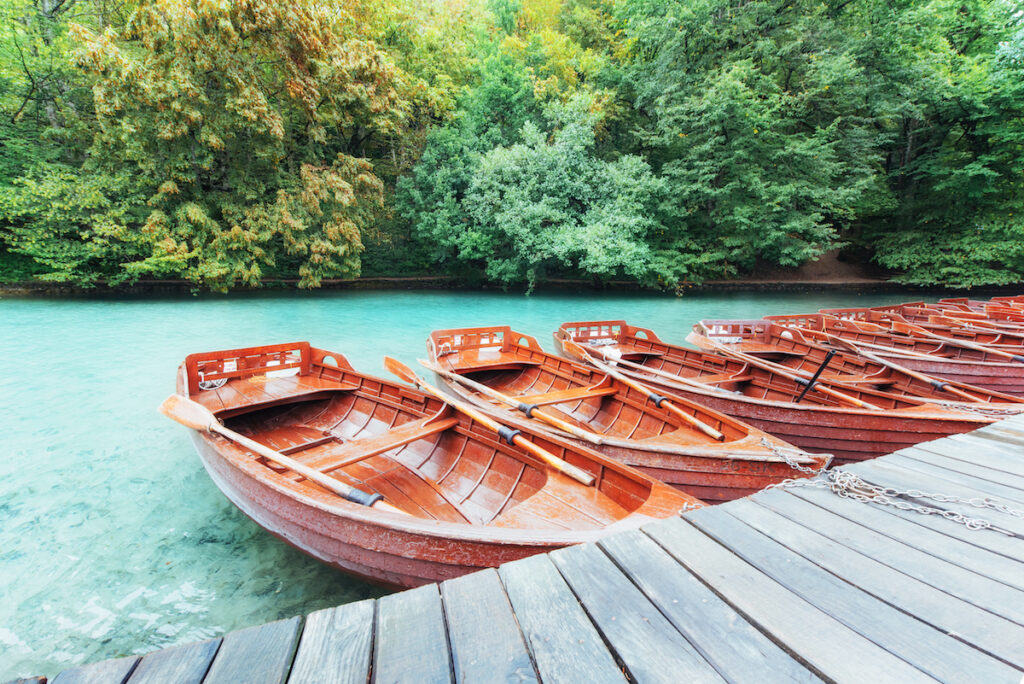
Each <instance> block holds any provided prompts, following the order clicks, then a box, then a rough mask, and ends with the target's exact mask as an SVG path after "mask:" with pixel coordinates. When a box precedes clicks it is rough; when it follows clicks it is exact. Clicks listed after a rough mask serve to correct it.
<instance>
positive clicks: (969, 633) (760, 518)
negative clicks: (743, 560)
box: [730, 500, 1024, 667]
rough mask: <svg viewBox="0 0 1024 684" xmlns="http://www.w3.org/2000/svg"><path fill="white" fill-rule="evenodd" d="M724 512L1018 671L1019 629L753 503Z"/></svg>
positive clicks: (1022, 652)
mask: <svg viewBox="0 0 1024 684" xmlns="http://www.w3.org/2000/svg"><path fill="white" fill-rule="evenodd" d="M730 510H731V511H733V512H734V514H736V515H741V517H742V520H743V521H744V522H746V523H747V524H748V525H750V526H751V527H754V528H755V529H757V530H759V531H761V532H762V533H764V534H767V535H770V536H771V537H772V538H773V539H776V540H778V541H779V543H781V544H784V545H786V546H787V547H788V548H790V549H792V550H793V551H795V552H796V553H799V554H800V555H802V556H804V557H805V558H807V559H809V560H811V561H813V562H814V563H815V564H816V565H819V566H820V567H822V568H824V569H825V570H828V571H829V572H831V573H833V574H834V575H836V576H837V577H841V578H843V579H845V580H846V581H847V582H849V583H851V584H853V585H855V586H857V587H860V588H861V589H863V590H864V591H866V592H868V593H869V594H872V595H873V596H875V597H877V598H878V599H879V600H881V601H885V602H886V603H888V604H889V605H892V606H895V607H896V608H899V609H900V610H903V611H904V612H907V613H909V614H911V615H914V616H915V617H916V618H917V619H919V620H921V621H923V622H927V623H928V624H930V625H933V626H934V627H935V628H936V629H940V630H943V631H945V632H948V633H956V634H958V635H959V638H960V639H961V640H962V641H965V642H967V643H969V644H971V645H973V646H974V647H975V648H978V649H981V650H984V651H985V652H987V653H990V654H992V655H994V656H996V657H998V658H1002V659H1004V660H1006V661H1007V662H1009V663H1011V664H1013V665H1014V666H1016V667H1024V628H1022V627H1021V626H1020V625H1017V624H1015V623H1013V622H1012V621H1010V620H1007V619H1005V618H1002V617H999V616H997V615H993V614H992V613H989V612H987V611H985V610H982V609H980V608H977V607H975V606H973V605H971V604H970V603H967V602H966V601H963V600H961V599H959V598H955V597H953V596H950V595H949V594H947V593H945V592H944V591H941V590H939V589H936V588H934V587H932V586H930V585H928V584H925V583H924V582H921V581H920V580H917V579H914V578H912V577H910V576H908V575H905V574H903V573H901V572H899V571H898V570H894V569H892V568H890V567H888V566H886V565H884V564H882V563H880V562H878V561H876V560H874V559H873V558H869V557H867V556H864V555H863V554H860V553H858V552H856V551H854V550H852V549H850V548H848V547H846V546H843V545H842V544H840V543H838V542H835V541H832V540H831V539H828V538H827V537H825V536H823V535H821V534H818V533H817V532H815V531H813V530H811V529H810V528H808V527H805V526H803V525H800V524H798V523H795V522H793V521H791V520H789V519H788V518H786V517H784V516H782V515H780V514H778V513H775V512H774V511H771V510H769V509H768V508H765V507H764V506H763V505H761V504H760V503H756V502H755V501H753V500H750V501H737V502H736V505H735V506H730Z"/></svg>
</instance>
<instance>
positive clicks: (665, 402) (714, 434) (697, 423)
mask: <svg viewBox="0 0 1024 684" xmlns="http://www.w3.org/2000/svg"><path fill="white" fill-rule="evenodd" d="M562 346H563V347H566V348H567V349H568V351H569V353H571V354H575V355H576V356H577V357H578V358H580V359H584V360H586V361H588V362H590V364H591V365H593V366H594V367H595V368H597V369H598V370H599V371H601V372H602V373H606V374H608V375H610V376H612V377H613V378H615V379H616V380H618V381H619V382H621V383H623V384H624V385H627V386H629V387H632V388H633V389H635V390H636V391H637V392H640V393H641V394H643V395H645V396H646V397H647V398H648V399H650V400H651V401H653V402H654V403H655V405H656V406H657V407H658V408H663V409H666V410H667V411H669V412H670V413H673V414H675V415H677V416H679V417H680V418H682V419H683V420H684V421H686V422H687V423H689V424H690V425H692V426H693V427H695V428H697V429H698V430H700V431H701V432H703V433H704V434H705V435H707V436H709V437H711V438H713V439H717V440H719V441H723V442H724V441H725V435H723V434H722V433H721V432H719V431H718V430H716V429H715V428H713V427H711V426H710V425H708V424H707V423H705V422H703V421H701V420H700V419H698V418H696V417H695V416H691V415H690V414H689V413H687V412H686V411H684V410H682V409H681V408H679V407H678V406H676V405H675V404H673V403H672V401H671V400H670V399H669V398H668V397H663V396H661V395H660V394H658V393H657V392H654V391H653V390H651V389H650V388H649V387H647V386H646V385H643V384H641V383H640V382H637V381H636V380H633V379H631V378H629V377H626V375H625V374H623V373H621V372H619V371H617V370H615V369H614V368H611V367H610V366H608V364H605V363H601V362H600V361H598V360H597V359H595V358H594V357H593V356H591V355H590V354H589V353H587V350H586V349H584V348H583V347H581V346H580V345H578V344H576V343H575V342H573V341H572V340H568V339H566V340H563V341H562Z"/></svg>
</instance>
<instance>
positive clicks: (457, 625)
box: [441, 570, 538, 683]
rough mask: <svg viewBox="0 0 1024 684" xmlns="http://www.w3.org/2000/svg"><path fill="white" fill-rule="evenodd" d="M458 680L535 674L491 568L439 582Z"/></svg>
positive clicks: (518, 679)
mask: <svg viewBox="0 0 1024 684" xmlns="http://www.w3.org/2000/svg"><path fill="white" fill-rule="evenodd" d="M441 598H442V602H443V603H444V612H445V617H446V620H447V623H448V634H449V637H448V638H449V642H450V644H451V651H452V671H453V674H454V676H455V681H456V682H459V683H461V682H480V681H487V680H491V681H502V682H535V681H538V679H537V673H536V671H535V670H534V668H533V662H532V661H531V660H530V654H529V652H528V651H527V650H526V642H525V641H524V639H523V635H522V632H520V631H519V624H518V623H517V622H516V616H515V614H514V613H513V612H512V605H511V604H510V603H509V601H508V596H507V595H506V594H505V588H504V587H503V586H502V585H501V579H500V578H499V577H498V573H497V571H495V570H481V571H480V572H475V573H472V574H470V575H465V576H463V577H460V578H458V579H453V580H448V581H446V582H443V583H442V584H441Z"/></svg>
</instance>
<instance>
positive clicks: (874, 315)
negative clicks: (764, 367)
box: [819, 305, 1024, 351]
mask: <svg viewBox="0 0 1024 684" xmlns="http://www.w3.org/2000/svg"><path fill="white" fill-rule="evenodd" d="M819 313H823V314H825V315H827V316H835V317H836V318H842V319H846V320H851V321H866V322H868V323H875V324H878V325H881V326H882V327H889V328H890V329H892V324H893V323H896V324H899V328H898V330H900V331H903V330H906V331H908V332H909V334H911V335H913V332H912V328H908V326H918V327H920V328H922V329H923V330H924V331H927V332H928V333H931V334H934V335H939V336H941V337H946V338H949V339H952V340H963V341H965V342H969V343H972V344H983V345H985V346H986V347H993V348H995V349H1001V350H1003V351H1019V350H1021V349H1024V331H1022V330H1008V329H1005V328H1003V329H1000V328H995V327H992V325H991V323H989V322H988V321H987V319H986V320H984V321H980V325H979V324H978V323H979V322H975V321H969V320H960V319H956V318H952V317H949V316H944V315H942V314H941V313H940V312H939V311H937V310H935V309H928V308H925V307H915V306H907V305H903V306H900V307H898V308H896V307H892V308H888V307H887V308H881V307H879V308H870V309H869V308H845V309H821V311H820V312H819ZM914 336H917V337H920V335H914Z"/></svg>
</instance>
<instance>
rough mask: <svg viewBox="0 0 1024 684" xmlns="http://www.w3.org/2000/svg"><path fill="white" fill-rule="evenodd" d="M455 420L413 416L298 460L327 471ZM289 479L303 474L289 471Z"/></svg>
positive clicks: (434, 431) (448, 425)
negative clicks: (380, 430)
mask: <svg viewBox="0 0 1024 684" xmlns="http://www.w3.org/2000/svg"><path fill="white" fill-rule="evenodd" d="M458 422H459V420H458V418H454V417H451V418H442V419H438V418H436V417H431V418H429V419H427V420H425V421H422V420H417V421H413V422H410V423H406V424H405V425H400V426H399V427H397V428H394V429H392V430H388V431H387V432H385V433H383V434H380V435H375V436H373V437H364V438H362V439H352V440H349V441H347V442H345V443H344V444H338V445H337V446H334V447H331V448H328V449H325V450H324V451H323V452H321V453H318V454H317V455H316V456H312V457H311V458H308V459H300V460H302V462H303V463H304V464H305V465H308V466H309V467H311V468H315V469H316V470H319V471H320V472H322V473H328V472H330V471H332V470H337V469H338V468H343V467H345V466H346V465H350V464H352V463H354V462H356V461H359V460H362V459H364V458H370V457H371V456H376V455H378V454H383V453H386V452H388V451H391V450H392V449H397V448H398V447H400V446H404V445H406V444H409V443H411V442H415V441H416V440H418V439H423V438H424V437H429V436H430V435H435V434H437V433H439V432H444V431H445V430H447V429H449V428H451V427H453V426H455V425H457V424H458ZM336 439H338V438H336V437H334V436H332V435H328V436H327V440H328V441H334V440H336ZM290 479H292V480H293V481H296V482H297V481H299V480H301V479H303V478H302V476H301V475H299V474H297V473H293V474H292V475H291V478H290Z"/></svg>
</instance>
